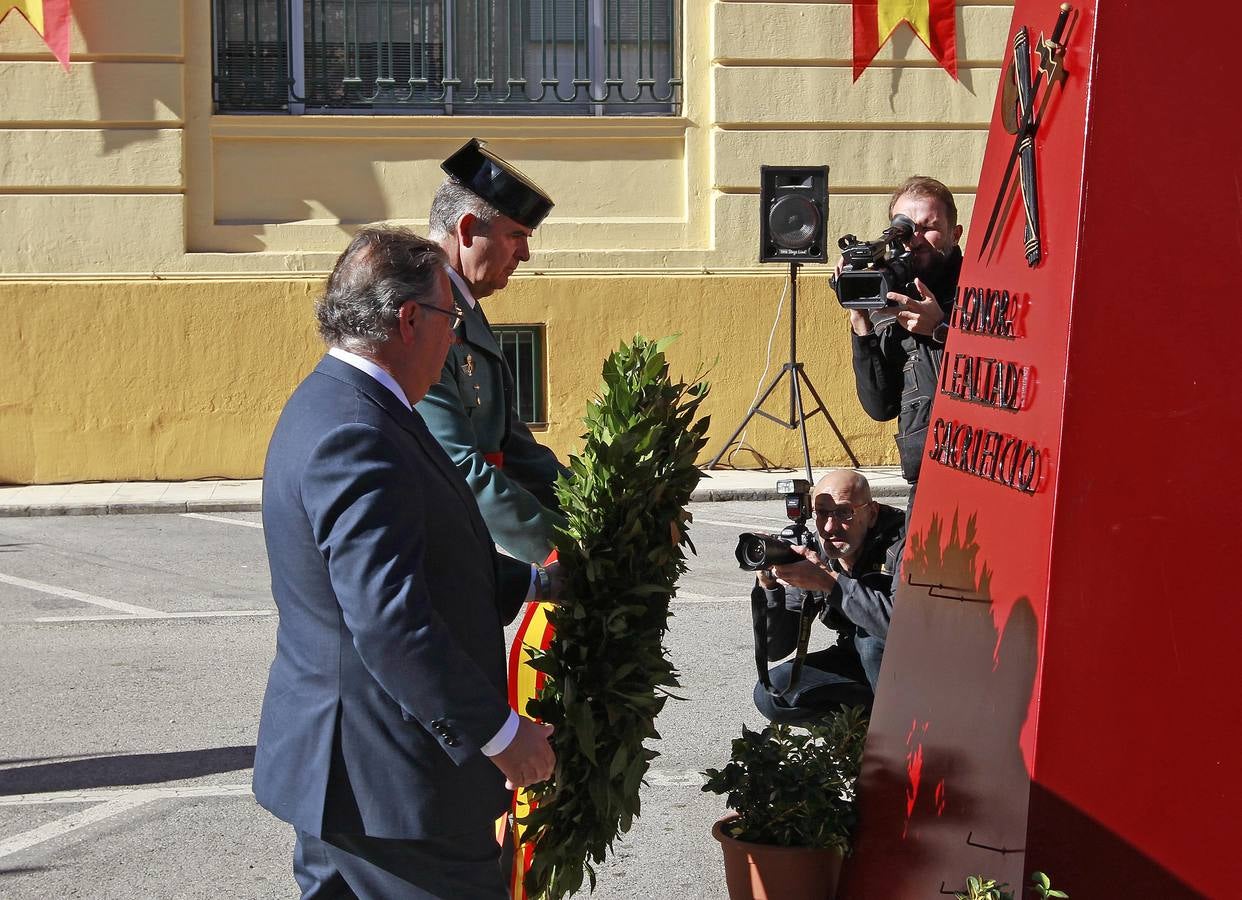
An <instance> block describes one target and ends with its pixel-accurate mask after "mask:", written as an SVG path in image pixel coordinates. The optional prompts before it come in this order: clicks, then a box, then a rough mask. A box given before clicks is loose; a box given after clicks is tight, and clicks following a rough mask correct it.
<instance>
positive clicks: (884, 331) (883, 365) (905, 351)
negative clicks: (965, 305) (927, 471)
mask: <svg viewBox="0 0 1242 900" xmlns="http://www.w3.org/2000/svg"><path fill="white" fill-rule="evenodd" d="M961 270H962V251H961V250H960V249H959V248H957V247H954V248H953V252H952V253H950V254H949V256H948V258H947V259H946V260H945V265H944V268H943V269H942V270H941V271H940V272H939V273H938V274H937V275H936V276H935V277H933V278H928V279H926V280H925V282H924V283H925V284H926V285H927V287H928V288H929V289H930V290H931V292H932V293H933V294H934V295H935V297H936V300H937V301H938V302H939V303H940V308H941V309H942V310H944V318H945V321H946V322H947V321H949V313H950V311H951V310H952V309H953V301H954V297H955V295H956V293H957V279H958V275H959V274H960V273H961ZM851 336H852V338H853V344H854V383H855V385H856V387H857V390H858V400H859V402H860V403H861V404H862V407H863V409H864V410H866V413H867V415H869V416H871V418H873V419H875V420H876V421H877V422H887V421H888V420H890V419H893V418H896V419H897V434H896V435H895V437H894V440H896V442H897V452H898V454H899V455H900V457H901V474H902V475H903V476H904V477H905V479H906V481H909V482H910V483H911V484H913V483H914V482H916V481H918V479H919V468H920V466H921V464H922V461H923V445H924V444H925V443H926V441H927V426H928V424H929V422H930V421H931V404H932V397H934V396H935V393H936V383H937V381H938V379H939V378H940V362H941V358H942V357H943V355H944V345H943V344H941V343H939V342H938V341H935V340H933V339H932V338H930V337H928V336H927V335H922V334H911V333H910V332H908V331H906V329H904V328H902V327H901V326H900V325H898V324H897V323H896V321H892V322H888V323H886V324H884V325H881V326H880V327H879V328H877V329H876V330H875V331H874V332H873V333H871V334H868V335H862V336H859V335H857V334H853V333H852V332H851Z"/></svg>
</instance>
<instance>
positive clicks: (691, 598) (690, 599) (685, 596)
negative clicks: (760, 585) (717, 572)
mask: <svg viewBox="0 0 1242 900" xmlns="http://www.w3.org/2000/svg"><path fill="white" fill-rule="evenodd" d="M749 601H750V597H748V596H747V597H709V596H708V595H707V594H694V593H691V592H690V591H678V592H677V596H675V597H674V598H673V602H674V603H747V602H749Z"/></svg>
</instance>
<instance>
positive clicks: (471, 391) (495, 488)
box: [417, 285, 566, 563]
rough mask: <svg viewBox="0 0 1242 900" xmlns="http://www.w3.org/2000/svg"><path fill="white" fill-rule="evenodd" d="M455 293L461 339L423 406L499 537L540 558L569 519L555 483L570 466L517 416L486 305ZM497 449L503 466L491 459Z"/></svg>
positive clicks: (510, 548) (521, 555)
mask: <svg viewBox="0 0 1242 900" xmlns="http://www.w3.org/2000/svg"><path fill="white" fill-rule="evenodd" d="M453 299H454V300H456V301H457V304H458V305H459V306H460V307H461V311H462V321H461V324H460V325H458V326H457V332H456V336H457V341H456V342H455V343H454V344H453V345H452V346H451V347H449V352H448V356H447V358H446V359H445V360H444V369H443V371H442V372H441V373H440V381H439V383H438V384H433V385H432V386H431V388H430V390H428V391H427V396H426V397H424V398H423V399H422V400H421V401H420V402H419V403H418V405H417V409H418V412H419V414H420V415H421V416H422V417H423V420H424V421H425V422H426V423H427V427H428V428H429V429H430V430H431V433H432V434H434V435H435V436H436V440H438V441H439V442H440V446H442V447H443V448H444V450H445V452H446V453H448V455H449V457H450V458H451V459H452V460H453V463H454V464H455V465H456V466H457V468H458V470H459V471H460V472H461V474H462V476H463V477H464V478H465V479H466V483H467V484H469V485H470V490H471V491H473V492H474V496H475V499H476V500H477V501H478V504H479V509H480V510H482V512H483V518H484V519H485V520H486V521H487V527H488V529H489V530H490V531H491V533H492V538H493V539H494V540H495V541H496V543H497V544H499V545H500V546H501V547H504V549H505V550H506V552H508V553H511V554H512V555H513V556H516V557H517V558H518V559H523V560H526V561H528V562H538V563H541V562H543V561H544V560H545V559H546V558H547V556H548V553H549V552H550V551H551V549H552V536H553V532H554V530H555V529H556V527H557V526H558V525H562V524H564V520H563V519H562V518H561V516H560V514H559V513H558V512H557V510H558V509H559V505H558V503H557V501H556V493H555V491H554V490H553V485H554V484H555V483H556V479H557V476H558V475H560V474H561V473H562V472H565V471H566V470H565V468H564V467H563V466H562V465H561V464H560V463H559V462H557V459H556V456H555V455H554V454H553V453H552V451H551V450H549V449H548V448H547V447H544V446H542V445H540V444H539V442H538V441H536V440H535V438H534V436H533V435H532V434H531V433H530V429H529V428H528V427H527V426H526V425H525V424H524V423H523V422H522V420H521V419H519V418H518V414H517V410H516V409H515V408H514V387H513V376H512V374H511V373H510V372H509V366H508V363H506V362H505V358H504V354H503V353H502V352H501V350H500V345H499V344H497V343H496V338H495V336H494V335H493V334H492V330H491V326H490V325H488V322H487V317H486V316H484V314H483V309H482V307H480V306H474V307H472V306H470V304H469V303H468V302H467V301H466V299H465V298H464V297H462V295H461V293H460V292H459V291H458V290H457V286H456V285H453ZM497 453H503V454H504V463H503V465H500V466H498V465H495V464H494V462H492V461H489V457H492V456H493V454H497ZM493 458H494V457H493Z"/></svg>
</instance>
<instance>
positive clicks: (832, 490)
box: [811, 469, 871, 505]
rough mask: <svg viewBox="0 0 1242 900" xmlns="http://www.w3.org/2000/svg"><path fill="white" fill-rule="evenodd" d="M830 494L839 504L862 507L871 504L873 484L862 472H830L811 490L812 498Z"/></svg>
mask: <svg viewBox="0 0 1242 900" xmlns="http://www.w3.org/2000/svg"><path fill="white" fill-rule="evenodd" d="M825 493H826V494H830V495H832V498H833V499H834V500H836V501H837V502H838V503H842V502H844V503H853V504H855V505H861V504H863V503H870V502H871V484H870V483H869V482H868V481H867V479H866V478H864V477H863V474H862V473H861V472H856V471H854V470H853V469H837V470H836V471H833V472H829V473H828V474H827V475H825V476H824V477H823V478H821V479H820V480H819V481H817V482H815V487H814V488H812V490H811V496H812V497H818V496H819V495H820V494H825Z"/></svg>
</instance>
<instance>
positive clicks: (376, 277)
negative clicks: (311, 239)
mask: <svg viewBox="0 0 1242 900" xmlns="http://www.w3.org/2000/svg"><path fill="white" fill-rule="evenodd" d="M447 263H448V259H447V257H446V256H445V255H444V251H443V250H441V249H440V246H439V245H438V244H436V243H433V242H432V241H429V240H427V239H426V238H421V237H419V236H418V235H416V234H415V233H414V232H412V231H409V230H408V229H405V228H395V227H389V226H368V227H366V228H362V229H359V231H358V233H357V234H355V235H354V239H353V240H352V241H350V242H349V246H348V247H346V248H345V252H343V253H342V254H341V255H340V257H339V258H338V259H337V261H336V266H335V267H333V269H332V274H331V275H329V276H328V286H327V288H326V289H325V290H324V293H323V296H322V297H320V298H319V299H318V300H317V301H316V303H315V319H316V321H317V323H318V325H319V336H320V337H322V338H323V339H324V342H325V343H327V344H328V346H330V347H340V348H341V349H342V350H349V351H351V352H354V353H357V352H366V351H368V350H371V349H373V348H374V347H375V346H376V345H378V344H382V343H384V342H385V341H386V340H388V338H389V337H390V336H391V334H392V332H393V330H394V329H395V328H396V327H397V314H398V313H399V312H400V309H401V304H403V303H405V302H406V301H407V300H417V299H422V298H428V297H431V296H433V294H434V292H435V289H436V285H437V282H438V280H439V278H440V273H441V272H442V271H443V270H444V267H445V265H447Z"/></svg>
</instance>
